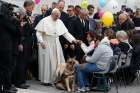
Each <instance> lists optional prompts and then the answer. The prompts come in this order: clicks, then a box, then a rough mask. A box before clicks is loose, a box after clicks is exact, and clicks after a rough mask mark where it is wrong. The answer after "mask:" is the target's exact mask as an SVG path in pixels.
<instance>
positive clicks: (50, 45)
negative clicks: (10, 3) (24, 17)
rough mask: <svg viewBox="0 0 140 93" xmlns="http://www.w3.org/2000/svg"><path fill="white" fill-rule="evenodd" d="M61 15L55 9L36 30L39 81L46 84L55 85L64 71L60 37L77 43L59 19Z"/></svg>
mask: <svg viewBox="0 0 140 93" xmlns="http://www.w3.org/2000/svg"><path fill="white" fill-rule="evenodd" d="M60 15H61V13H60V11H59V10H58V9H56V8H55V9H53V11H52V14H51V15H50V16H48V17H45V18H44V19H42V20H41V21H40V22H39V23H38V25H37V26H36V28H35V29H36V30H37V33H36V34H37V38H38V42H39V79H40V80H41V82H42V83H45V84H52V83H54V81H55V80H56V78H57V76H58V75H59V74H60V75H61V74H62V72H63V70H64V69H63V68H64V64H65V60H64V56H63V52H62V47H61V44H60V41H59V36H61V35H63V36H64V37H65V38H66V39H67V40H68V41H69V42H71V43H72V42H75V41H76V39H75V38H74V37H73V36H72V35H71V34H70V33H69V32H68V30H67V28H66V27H65V25H64V24H63V22H62V21H61V20H60V19H59V18H60Z"/></svg>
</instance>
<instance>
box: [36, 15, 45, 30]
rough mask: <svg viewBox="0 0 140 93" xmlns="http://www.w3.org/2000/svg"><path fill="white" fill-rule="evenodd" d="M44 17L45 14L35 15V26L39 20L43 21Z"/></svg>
mask: <svg viewBox="0 0 140 93" xmlns="http://www.w3.org/2000/svg"><path fill="white" fill-rule="evenodd" d="M44 17H46V16H45V15H38V16H36V17H35V20H34V23H33V27H34V28H35V27H36V25H37V24H38V23H39V21H41V19H43V18H44Z"/></svg>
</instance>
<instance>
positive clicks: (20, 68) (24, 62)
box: [15, 42, 32, 85]
mask: <svg viewBox="0 0 140 93" xmlns="http://www.w3.org/2000/svg"><path fill="white" fill-rule="evenodd" d="M23 47H24V49H23V52H19V55H18V58H17V63H16V68H15V75H16V81H15V85H21V84H24V83H26V77H27V70H28V68H29V65H30V64H31V62H30V61H31V58H32V44H31V42H24V44H23Z"/></svg>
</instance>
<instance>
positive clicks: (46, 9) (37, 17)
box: [33, 5, 48, 27]
mask: <svg viewBox="0 0 140 93" xmlns="http://www.w3.org/2000/svg"><path fill="white" fill-rule="evenodd" d="M47 11H48V6H47V5H42V7H41V12H42V14H41V15H38V16H36V18H35V20H34V24H33V27H36V25H37V24H38V23H39V21H40V20H41V19H43V18H44V17H46V12H47Z"/></svg>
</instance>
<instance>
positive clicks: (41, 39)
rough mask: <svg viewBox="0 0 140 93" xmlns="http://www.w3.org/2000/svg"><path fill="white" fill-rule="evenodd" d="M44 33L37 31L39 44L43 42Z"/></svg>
mask: <svg viewBox="0 0 140 93" xmlns="http://www.w3.org/2000/svg"><path fill="white" fill-rule="evenodd" d="M42 34H43V33H42V32H41V31H37V33H36V36H37V40H38V42H39V43H42V42H43V37H42Z"/></svg>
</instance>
